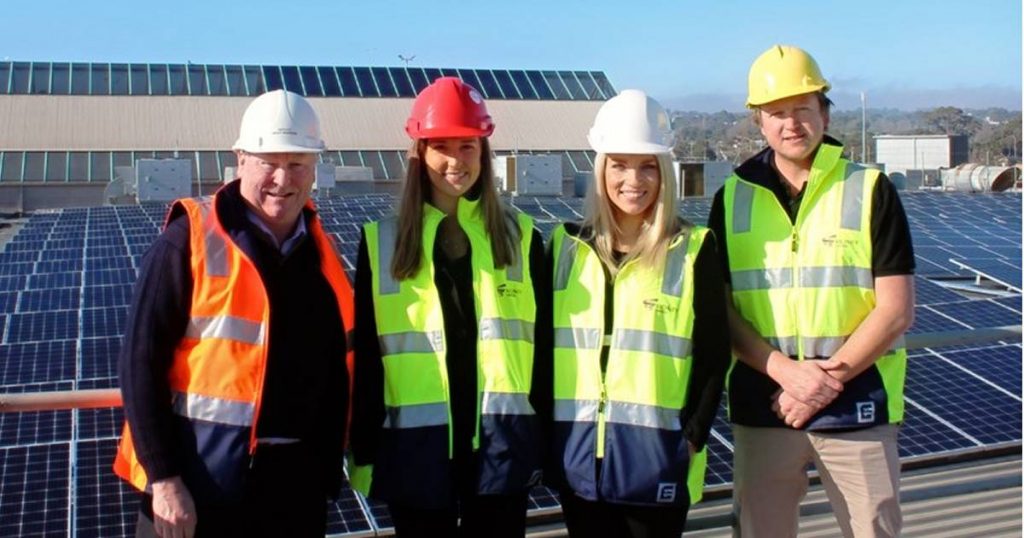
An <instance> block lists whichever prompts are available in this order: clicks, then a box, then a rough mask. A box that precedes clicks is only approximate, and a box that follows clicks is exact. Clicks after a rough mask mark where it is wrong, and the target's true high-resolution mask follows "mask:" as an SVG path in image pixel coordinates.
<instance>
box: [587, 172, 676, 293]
mask: <svg viewBox="0 0 1024 538" xmlns="http://www.w3.org/2000/svg"><path fill="white" fill-rule="evenodd" d="M654 157H655V158H656V159H657V161H658V174H659V176H660V188H659V189H658V199H657V200H656V201H655V202H654V203H655V205H654V208H653V210H652V211H650V212H649V213H648V215H647V216H646V217H645V218H644V224H643V228H642V229H641V230H640V237H639V238H638V239H637V242H636V245H635V246H634V248H633V249H632V250H630V251H629V252H628V253H626V255H625V257H623V258H622V259H621V260H620V261H619V262H616V261H615V255H614V250H615V248H614V247H615V234H617V233H620V231H621V230H620V229H619V225H618V222H617V221H616V220H615V211H614V209H613V208H612V202H611V200H609V199H608V192H607V191H606V189H605V166H606V164H607V162H608V156H607V155H606V154H604V153H598V154H597V158H596V159H594V183H593V185H591V189H590V192H589V193H588V194H587V213H586V215H585V216H584V219H583V224H584V227H585V228H587V229H589V230H590V234H591V236H590V237H587V238H586V239H587V240H589V241H592V242H593V244H594V249H595V250H596V251H597V256H598V257H599V258H600V259H601V261H602V262H603V263H604V265H605V267H607V268H608V272H609V273H611V275H612V276H613V277H614V276H615V275H616V274H618V272H619V269H620V268H621V267H622V266H624V265H625V264H626V263H627V262H629V261H632V260H637V261H638V262H639V263H642V264H644V265H646V266H648V267H660V266H661V264H662V263H664V260H665V252H666V251H667V250H668V246H669V244H670V243H671V242H672V238H673V237H675V235H676V234H677V233H678V232H679V230H680V228H681V219H680V218H679V216H678V215H677V208H678V202H677V197H676V179H675V174H674V173H673V172H672V159H671V158H669V156H668V155H667V154H662V153H659V154H655V155H654Z"/></svg>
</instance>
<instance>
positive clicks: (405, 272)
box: [390, 138, 519, 280]
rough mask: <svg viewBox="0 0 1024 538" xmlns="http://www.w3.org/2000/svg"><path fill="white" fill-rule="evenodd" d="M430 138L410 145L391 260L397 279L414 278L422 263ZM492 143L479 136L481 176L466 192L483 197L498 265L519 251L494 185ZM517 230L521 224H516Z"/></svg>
mask: <svg viewBox="0 0 1024 538" xmlns="http://www.w3.org/2000/svg"><path fill="white" fill-rule="evenodd" d="M426 147H427V141H426V140H422V139H421V140H417V141H414V142H413V144H412V147H410V148H409V153H408V159H407V160H408V166H407V168H406V171H405V186H404V188H403V189H402V198H401V201H400V202H399V206H398V234H397V237H396V238H395V255H394V257H393V258H392V261H391V268H390V269H391V275H392V276H393V277H394V278H395V279H396V280H405V279H407V278H412V277H413V276H415V275H416V273H418V272H419V270H420V268H421V267H420V266H421V265H422V264H423V204H424V203H426V202H427V201H429V198H430V177H429V176H428V175H427V169H426V166H424V164H423V152H424V151H425V150H426ZM491 158H492V155H491V145H490V143H489V142H488V140H487V138H481V139H480V177H479V178H477V180H476V184H475V185H473V187H472V188H471V189H470V191H469V192H468V193H467V194H466V195H468V196H476V195H479V197H480V207H481V209H482V210H483V213H484V227H485V228H486V229H487V237H488V238H489V239H490V243H491V255H492V256H493V258H494V265H495V268H498V269H500V268H502V267H507V266H509V265H513V264H514V263H515V261H516V256H517V253H518V249H517V242H518V240H519V237H518V236H513V233H514V232H513V231H511V230H510V227H509V225H508V222H507V221H506V220H505V219H506V216H505V215H506V213H505V212H506V209H505V207H504V205H503V204H502V203H501V199H500V198H498V191H497V189H496V188H495V181H494V167H493V166H492V164H491ZM515 229H516V230H518V228H515Z"/></svg>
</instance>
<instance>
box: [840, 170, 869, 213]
mask: <svg viewBox="0 0 1024 538" xmlns="http://www.w3.org/2000/svg"><path fill="white" fill-rule="evenodd" d="M866 174H867V171H866V170H865V169H864V167H863V166H858V165H856V164H853V163H849V164H847V165H846V181H844V182H843V209H842V213H843V215H842V218H841V220H840V221H839V222H840V226H841V227H842V228H843V229H845V230H860V227H861V218H860V216H861V214H862V212H863V209H864V177H865V175H866Z"/></svg>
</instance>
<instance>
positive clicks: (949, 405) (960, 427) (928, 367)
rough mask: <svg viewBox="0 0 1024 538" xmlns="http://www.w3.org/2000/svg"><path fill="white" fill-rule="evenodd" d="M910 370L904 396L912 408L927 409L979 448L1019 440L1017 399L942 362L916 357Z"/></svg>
mask: <svg viewBox="0 0 1024 538" xmlns="http://www.w3.org/2000/svg"><path fill="white" fill-rule="evenodd" d="M910 369H911V370H912V372H911V374H910V375H908V376H907V381H906V397H907V400H908V402H913V405H914V406H916V407H920V408H923V409H927V410H929V411H930V412H931V413H933V414H934V417H935V418H937V419H940V420H941V421H942V422H943V423H944V424H945V425H946V426H949V427H950V428H952V429H956V430H957V431H961V432H963V433H964V434H965V436H968V439H972V440H976V441H977V444H978V445H979V446H980V445H983V444H992V443H999V442H1007V441H1018V442H1019V441H1020V439H1021V399H1020V397H1016V396H1009V395H1007V394H1006V393H1004V392H1003V391H1000V390H998V389H997V388H995V387H993V386H991V385H990V384H988V383H985V382H983V381H981V380H979V379H977V378H975V377H972V376H969V375H963V373H962V372H961V371H960V370H958V369H957V368H956V367H955V366H953V365H950V364H949V363H947V362H945V361H942V360H938V359H934V358H915V359H914V361H913V363H912V364H911V365H910ZM1017 370H1018V372H1019V370H1020V368H1019V366H1018V368H1017ZM1018 377H1020V374H1019V373H1018Z"/></svg>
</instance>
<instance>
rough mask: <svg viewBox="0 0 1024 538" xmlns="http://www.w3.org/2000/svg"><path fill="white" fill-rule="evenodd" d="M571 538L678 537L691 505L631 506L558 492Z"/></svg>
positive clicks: (568, 492)
mask: <svg viewBox="0 0 1024 538" xmlns="http://www.w3.org/2000/svg"><path fill="white" fill-rule="evenodd" d="M559 498H560V500H561V502H562V515H563V516H564V518H565V527H566V529H568V531H569V536H570V537H571V538H590V537H594V538H669V537H671V538H679V536H680V535H682V534H683V527H685V526H686V514H687V512H689V510H690V506H689V505H686V506H665V507H661V506H632V505H628V504H613V503H608V502H604V501H588V500H586V499H583V498H580V497H578V496H576V494H574V493H573V492H571V491H567V490H563V491H561V492H559Z"/></svg>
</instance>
